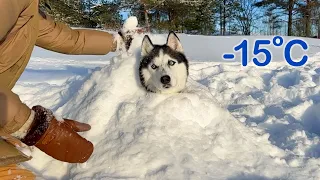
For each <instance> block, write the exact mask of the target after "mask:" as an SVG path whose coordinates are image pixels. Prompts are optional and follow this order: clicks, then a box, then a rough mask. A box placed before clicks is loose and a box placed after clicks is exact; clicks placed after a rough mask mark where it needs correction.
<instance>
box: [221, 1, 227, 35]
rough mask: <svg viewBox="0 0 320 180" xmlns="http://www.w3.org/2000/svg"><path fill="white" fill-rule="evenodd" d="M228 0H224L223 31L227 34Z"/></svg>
mask: <svg viewBox="0 0 320 180" xmlns="http://www.w3.org/2000/svg"><path fill="white" fill-rule="evenodd" d="M226 1H227V0H223V33H222V35H226V19H227V17H226V4H227V3H226Z"/></svg>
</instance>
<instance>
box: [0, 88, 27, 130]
mask: <svg viewBox="0 0 320 180" xmlns="http://www.w3.org/2000/svg"><path fill="white" fill-rule="evenodd" d="M30 114H31V110H30V109H29V107H28V106H27V105H25V104H24V103H22V102H21V100H20V99H19V96H18V95H16V94H14V93H13V92H11V90H9V89H6V88H3V87H0V131H1V132H4V133H8V134H12V133H14V132H16V131H17V130H19V129H20V128H21V127H22V126H23V125H24V124H25V122H26V121H27V119H28V118H29V116H30Z"/></svg>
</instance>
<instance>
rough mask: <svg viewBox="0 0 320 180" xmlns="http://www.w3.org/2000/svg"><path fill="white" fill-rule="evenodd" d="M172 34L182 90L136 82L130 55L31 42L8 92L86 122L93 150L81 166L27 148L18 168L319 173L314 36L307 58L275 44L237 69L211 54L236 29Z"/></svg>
mask: <svg viewBox="0 0 320 180" xmlns="http://www.w3.org/2000/svg"><path fill="white" fill-rule="evenodd" d="M165 38H166V35H157V36H153V37H152V39H153V40H156V42H159V43H164V41H165ZM180 38H181V41H182V44H183V45H184V48H185V51H186V54H187V56H188V57H189V59H190V61H191V63H190V78H189V83H188V88H187V92H186V93H183V94H173V95H159V94H149V93H146V92H145V91H144V90H143V89H142V88H141V87H140V86H139V83H138V81H137V72H136V69H137V60H136V58H135V56H131V57H127V56H117V55H116V54H115V53H111V54H109V55H107V56H65V55H60V54H56V53H51V52H47V51H44V50H42V49H38V48H37V49H36V50H35V52H34V53H33V57H32V59H31V62H30V63H29V65H28V67H27V70H26V71H25V73H24V74H23V76H22V77H21V79H20V80H19V82H18V84H17V85H16V86H15V88H14V91H15V92H16V93H18V94H19V95H20V97H21V99H22V100H23V101H24V102H25V103H27V104H28V105H29V106H32V105H37V104H41V105H43V106H45V107H47V108H50V109H52V110H54V111H55V113H56V114H57V115H58V116H61V115H64V116H65V117H68V118H73V119H76V120H79V121H81V122H86V123H89V124H91V126H92V130H91V131H90V132H88V133H84V134H82V135H84V136H85V137H86V138H88V139H89V140H90V141H92V142H93V143H94V145H95V151H94V154H93V156H92V157H91V159H90V160H89V161H88V162H87V163H86V164H82V165H68V164H67V163H61V162H58V161H56V160H53V159H52V158H50V157H48V156H46V155H45V154H44V153H42V152H40V151H38V150H37V149H34V152H33V157H34V158H33V159H32V160H31V161H30V162H28V163H24V166H25V167H27V168H29V169H31V170H33V171H34V172H36V173H37V174H38V176H39V177H43V178H44V179H50V180H51V179H52V180H53V179H226V180H274V179H288V180H289V179H290V180H294V179H299V180H300V179H301V180H306V179H320V168H319V166H320V138H319V137H320V111H319V109H320V55H317V54H316V53H317V52H320V48H319V47H318V44H320V42H319V40H315V39H308V42H309V45H311V49H310V51H309V52H308V54H309V55H310V56H313V57H312V58H310V60H309V62H308V64H307V65H305V66H304V67H301V68H293V67H290V66H288V65H287V64H286V63H285V62H284V61H283V59H282V56H281V55H279V54H278V55H277V52H274V54H275V60H276V61H278V62H274V63H272V64H271V65H269V66H267V67H264V68H257V67H254V66H248V67H245V68H241V66H240V64H239V63H237V62H233V63H226V62H219V61H221V55H222V53H225V52H228V51H229V50H232V48H233V46H234V45H236V44H238V43H239V42H240V40H241V38H242V37H232V38H228V37H205V36H187V35H180ZM254 38H257V37H250V38H249V40H250V41H252V40H253V39H254ZM139 42H141V37H140V38H137V39H135V43H134V44H135V45H136V46H138V45H139ZM227 50H228V51H227ZM275 51H276V50H275ZM295 53H296V54H294V56H297V57H299V53H297V51H295Z"/></svg>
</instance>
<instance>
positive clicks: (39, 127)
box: [21, 106, 54, 146]
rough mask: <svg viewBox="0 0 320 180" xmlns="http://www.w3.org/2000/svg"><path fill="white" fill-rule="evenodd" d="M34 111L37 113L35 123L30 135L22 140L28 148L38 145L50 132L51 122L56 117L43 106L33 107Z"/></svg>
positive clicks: (29, 132)
mask: <svg viewBox="0 0 320 180" xmlns="http://www.w3.org/2000/svg"><path fill="white" fill-rule="evenodd" d="M32 110H33V111H34V112H35V114H34V120H33V123H32V125H31V127H30V129H29V131H28V134H27V135H26V136H25V137H24V138H23V139H22V140H21V141H22V142H23V143H25V144H26V145H28V146H33V145H35V144H37V142H38V141H39V140H40V139H41V137H42V136H43V135H44V134H45V132H46V131H47V130H48V128H49V125H50V122H51V120H52V119H53V117H54V116H53V113H52V111H50V110H48V109H46V108H44V107H42V106H34V107H32Z"/></svg>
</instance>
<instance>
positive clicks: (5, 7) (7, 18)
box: [0, 0, 30, 42]
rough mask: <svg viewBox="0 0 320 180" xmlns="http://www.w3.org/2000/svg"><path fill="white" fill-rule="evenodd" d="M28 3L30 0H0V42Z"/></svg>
mask: <svg viewBox="0 0 320 180" xmlns="http://www.w3.org/2000/svg"><path fill="white" fill-rule="evenodd" d="M28 3H30V0H0V23H1V25H0V42H1V41H3V40H4V39H5V37H6V36H7V34H8V32H9V31H10V30H11V29H12V27H13V26H14V24H15V23H16V21H17V19H18V17H19V15H20V13H21V12H22V11H23V9H24V8H25V7H26V6H27V5H28Z"/></svg>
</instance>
